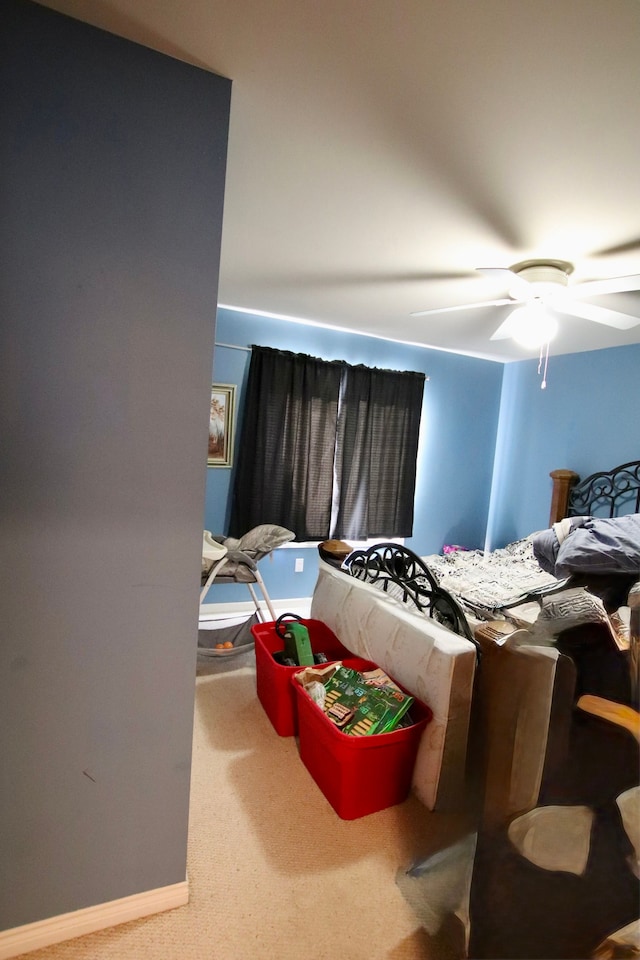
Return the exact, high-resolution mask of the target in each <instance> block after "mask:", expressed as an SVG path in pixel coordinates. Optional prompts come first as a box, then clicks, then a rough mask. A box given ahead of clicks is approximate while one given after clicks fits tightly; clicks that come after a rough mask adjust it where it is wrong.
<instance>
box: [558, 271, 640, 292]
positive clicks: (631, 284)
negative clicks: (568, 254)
mask: <svg viewBox="0 0 640 960" xmlns="http://www.w3.org/2000/svg"><path fill="white" fill-rule="evenodd" d="M571 290H572V291H576V292H577V293H578V295H579V296H581V297H596V296H600V295H601V294H605V293H628V292H629V291H631V290H640V273H633V274H631V276H629V277H611V278H610V279H609V280H587V281H585V282H584V283H576V284H575V285H574V286H573V287H571Z"/></svg>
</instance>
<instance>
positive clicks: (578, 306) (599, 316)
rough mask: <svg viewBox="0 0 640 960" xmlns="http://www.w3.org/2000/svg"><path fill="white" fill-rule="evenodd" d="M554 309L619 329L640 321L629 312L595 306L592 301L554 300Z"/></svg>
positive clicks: (625, 328) (635, 324)
mask: <svg viewBox="0 0 640 960" xmlns="http://www.w3.org/2000/svg"><path fill="white" fill-rule="evenodd" d="M553 309H554V310H556V311H557V312H558V313H567V314H569V316H571V317H580V318H581V319H582V320H593V322H594V323H603V324H604V325H605V326H606V327H617V329H618V330H630V329H631V328H632V327H635V326H637V324H639V323H640V317H631V316H629V314H628V313H619V312H618V311H617V310H609V309H608V308H607V307H594V306H592V304H590V303H578V302H577V301H575V300H570V301H567V302H566V303H565V302H564V300H558V301H555V300H554V302H553Z"/></svg>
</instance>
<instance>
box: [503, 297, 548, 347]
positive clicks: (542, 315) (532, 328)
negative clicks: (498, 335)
mask: <svg viewBox="0 0 640 960" xmlns="http://www.w3.org/2000/svg"><path fill="white" fill-rule="evenodd" d="M509 330H510V331H511V336H512V337H513V339H514V340H515V341H516V343H519V344H520V345H521V346H522V347H528V348H529V349H533V348H535V349H539V348H540V347H542V346H543V345H544V344H545V343H549V341H550V340H553V338H554V337H555V335H556V333H557V332H558V323H557V321H556V320H555V318H554V317H552V316H551V315H550V314H549V313H547V311H546V310H545V308H544V304H542V303H540V302H539V301H533V302H532V303H527V304H525V305H524V306H523V307H518V308H517V309H516V310H514V311H513V313H512V314H510V316H509Z"/></svg>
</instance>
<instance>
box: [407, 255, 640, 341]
mask: <svg viewBox="0 0 640 960" xmlns="http://www.w3.org/2000/svg"><path fill="white" fill-rule="evenodd" d="M478 272H479V273H483V274H485V275H486V276H489V277H496V278H503V279H504V280H505V282H506V284H508V297H505V298H502V299H499V300H485V301H482V302H481V303H466V304H462V305H461V306H456V307H441V308H439V309H436V310H419V311H417V312H416V313H412V314H411V316H412V317H427V316H433V315H435V314H439V313H451V312H453V311H455V310H472V309H475V308H477V307H489V306H506V305H509V304H511V305H513V306H514V307H515V308H516V309H515V310H514V311H513V312H512V313H510V314H509V316H508V317H507V318H506V320H505V321H504V322H503V323H501V324H500V326H499V327H498V329H497V330H496V331H495V333H494V334H493V335H492V336H491V340H502V339H505V338H507V337H513V338H514V339H516V340H518V341H519V342H521V343H523V344H524V345H525V346H528V347H541V346H542V345H543V344H545V343H549V341H550V340H551V339H552V337H553V336H554V335H555V333H556V331H557V320H556V318H555V317H554V315H553V314H554V313H560V314H568V315H569V316H572V317H579V318H580V319H582V320H592V321H593V322H594V323H602V324H604V325H605V326H608V327H617V328H618V329H619V330H629V329H630V328H631V327H635V326H636V325H637V324H640V310H639V311H638V313H639V315H638V316H630V315H629V314H627V313H621V312H619V311H617V310H610V309H609V308H608V307H601V306H593V305H592V304H589V303H582V302H581V298H582V297H595V296H602V295H604V294H608V293H625V292H629V291H632V290H640V274H633V275H632V276H625V277H611V278H610V279H608V280H587V281H584V282H582V283H575V284H570V283H569V277H570V275H571V273H573V264H571V263H567V262H566V261H565V260H522V261H521V262H520V263H515V264H513V266H511V267H508V268H505V267H479V268H478Z"/></svg>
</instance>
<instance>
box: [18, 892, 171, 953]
mask: <svg viewBox="0 0 640 960" xmlns="http://www.w3.org/2000/svg"><path fill="white" fill-rule="evenodd" d="M188 902H189V881H188V880H184V881H182V882H181V883H174V884H171V885H170V886H168V887H159V888H158V889H156V890H145V891H144V892H143V893H134V894H133V896H130V897H122V898H121V899H120V900H111V901H109V902H108V903H99V904H97V905H96V906H95V907H84V908H83V909H82V910H74V911H73V912H72V913H61V914H60V915H59V916H57V917H49V918H47V919H46V920H36V922H35V923H26V924H24V926H22V927H13V928H12V929H11V930H3V931H0V960H10V958H11V957H18V956H20V954H22V953H28V952H29V951H31V950H39V949H41V948H42V947H50V946H52V945H53V944H54V943H61V942H62V941H63V940H72V939H73V938H74V937H82V936H84V935H85V934H87V933H95V932H96V931H97V930H105V929H106V928H107V927H115V926H116V925H117V924H119V923H127V922H128V921H129V920H139V919H140V918H141V917H148V916H150V915H151V914H153V913H162V912H163V911H165V910H173V909H174V908H175V907H183V906H184V905H185V904H187V903H188Z"/></svg>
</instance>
